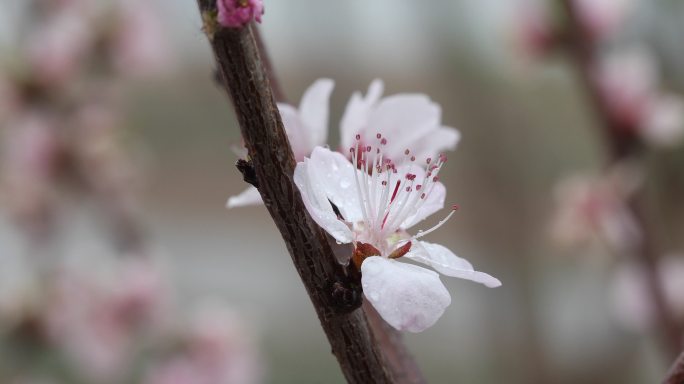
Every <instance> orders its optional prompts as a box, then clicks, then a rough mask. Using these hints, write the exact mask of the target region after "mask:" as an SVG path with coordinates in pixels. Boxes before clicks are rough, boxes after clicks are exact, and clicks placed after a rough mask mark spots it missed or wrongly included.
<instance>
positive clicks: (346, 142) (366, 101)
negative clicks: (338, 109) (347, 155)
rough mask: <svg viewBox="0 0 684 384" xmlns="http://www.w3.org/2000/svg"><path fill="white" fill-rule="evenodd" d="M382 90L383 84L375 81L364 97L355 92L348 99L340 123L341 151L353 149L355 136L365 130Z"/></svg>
mask: <svg viewBox="0 0 684 384" xmlns="http://www.w3.org/2000/svg"><path fill="white" fill-rule="evenodd" d="M383 89H384V84H383V82H382V80H380V79H375V80H373V82H372V83H371V84H370V86H369V87H368V92H367V93H366V96H365V97H364V96H362V95H361V93H360V92H355V93H354V94H353V95H352V97H351V98H350V99H349V102H348V103H347V107H346V109H345V111H344V115H343V116H342V121H341V123H340V145H341V146H342V150H347V149H349V148H351V147H353V146H354V143H355V137H356V135H357V134H360V133H362V132H363V131H365V130H366V127H367V124H368V118H369V114H370V113H371V110H372V108H373V107H374V106H375V104H376V103H377V102H378V101H379V100H380V97H381V96H382V92H383Z"/></svg>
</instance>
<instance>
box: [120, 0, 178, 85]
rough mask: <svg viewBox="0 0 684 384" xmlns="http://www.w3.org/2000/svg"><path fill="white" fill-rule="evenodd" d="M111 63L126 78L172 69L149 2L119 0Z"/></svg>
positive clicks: (159, 25)
mask: <svg viewBox="0 0 684 384" xmlns="http://www.w3.org/2000/svg"><path fill="white" fill-rule="evenodd" d="M118 2H119V8H118V11H119V14H118V24H117V25H116V31H115V35H114V41H113V52H112V53H111V55H112V60H114V65H115V66H116V68H117V69H118V70H119V71H120V72H121V73H123V74H125V75H130V76H136V77H142V76H150V75H158V74H159V73H163V72H167V71H168V70H169V69H170V68H171V54H170V52H169V42H168V41H167V39H166V37H167V36H165V34H164V32H165V31H164V28H163V25H162V23H161V18H160V16H159V11H158V10H157V9H156V8H155V6H154V4H152V3H151V2H149V1H139V0H118Z"/></svg>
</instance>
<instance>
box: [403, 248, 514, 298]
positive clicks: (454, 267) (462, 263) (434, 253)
mask: <svg viewBox="0 0 684 384" xmlns="http://www.w3.org/2000/svg"><path fill="white" fill-rule="evenodd" d="M405 257H408V258H409V259H412V260H415V261H418V262H421V263H423V264H427V265H429V266H431V267H432V268H434V269H435V270H436V271H438V272H439V273H442V274H444V275H447V276H452V277H458V278H461V279H466V280H471V281H474V282H477V283H481V284H484V285H486V286H487V287H489V288H495V287H498V286H500V285H501V281H499V279H497V278H495V277H492V276H490V275H488V274H486V273H484V272H478V271H475V270H474V269H473V266H472V264H470V263H469V262H468V260H466V259H463V258H461V257H458V256H456V255H455V254H454V253H453V252H451V251H450V250H449V249H448V248H447V247H445V246H442V245H439V244H433V243H428V242H425V241H418V242H415V243H414V244H413V246H412V247H411V251H409V252H408V253H407V254H406V255H405Z"/></svg>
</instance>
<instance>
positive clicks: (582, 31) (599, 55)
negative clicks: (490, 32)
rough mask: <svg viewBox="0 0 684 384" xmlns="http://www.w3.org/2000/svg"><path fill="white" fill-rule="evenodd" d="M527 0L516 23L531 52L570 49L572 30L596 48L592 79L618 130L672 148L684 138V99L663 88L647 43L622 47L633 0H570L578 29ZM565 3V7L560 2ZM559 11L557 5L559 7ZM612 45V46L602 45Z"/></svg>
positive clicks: (522, 41)
mask: <svg viewBox="0 0 684 384" xmlns="http://www.w3.org/2000/svg"><path fill="white" fill-rule="evenodd" d="M521 1H524V2H523V3H522V6H521V7H520V11H519V12H518V13H517V15H518V20H517V22H516V24H515V30H516V34H515V35H516V36H517V41H518V44H517V45H518V46H519V47H520V48H521V50H522V51H523V52H524V53H525V54H527V55H530V56H534V57H537V58H539V57H544V56H547V55H549V54H550V53H552V52H554V51H556V50H562V49H564V48H567V46H568V44H576V42H572V41H569V40H570V39H571V38H569V37H568V35H569V34H577V36H575V37H574V38H578V37H579V38H583V39H584V40H586V41H583V42H582V43H581V44H585V45H586V46H588V47H592V48H595V49H594V50H595V51H596V54H595V59H594V60H592V62H591V63H589V65H590V66H591V68H590V72H591V73H590V76H591V78H592V79H591V81H593V82H594V83H595V84H596V85H597V89H598V96H599V97H600V98H601V103H602V104H603V105H604V107H605V109H606V110H607V112H608V113H609V114H610V115H611V118H612V119H613V120H614V121H615V122H616V123H615V124H614V125H615V127H614V129H616V130H619V131H620V132H618V133H617V134H619V135H623V136H628V137H634V138H636V139H637V140H638V141H643V142H645V143H647V144H649V145H652V146H653V147H656V148H661V147H672V146H675V145H678V144H680V143H681V141H682V139H683V138H684V98H683V97H682V96H681V95H679V94H675V93H673V92H669V91H667V90H663V89H662V87H661V84H660V83H661V80H660V72H659V68H658V63H657V60H656V58H655V56H654V54H653V53H652V52H650V51H649V50H648V49H647V48H646V47H644V46H641V45H638V44H636V43H633V44H632V45H630V46H627V47H625V46H622V45H621V44H620V43H619V42H618V41H617V40H618V39H617V38H616V37H617V36H618V35H619V32H620V31H622V30H623V28H624V26H625V24H626V23H627V21H628V20H629V19H630V17H632V16H633V13H634V10H635V8H636V4H635V1H634V0H571V1H569V6H570V7H572V8H573V9H574V14H575V15H576V18H577V21H578V24H579V25H578V26H577V28H579V34H578V31H574V30H569V29H572V27H569V26H568V25H567V21H566V23H565V24H563V23H562V22H563V21H564V20H566V19H567V15H565V16H560V15H558V14H554V13H553V12H551V9H547V8H548V7H545V6H544V5H545V3H542V2H540V1H535V0H521ZM557 8H559V9H560V8H561V7H557ZM555 10H556V11H557V12H558V9H555ZM603 47H609V48H608V49H602V48H603Z"/></svg>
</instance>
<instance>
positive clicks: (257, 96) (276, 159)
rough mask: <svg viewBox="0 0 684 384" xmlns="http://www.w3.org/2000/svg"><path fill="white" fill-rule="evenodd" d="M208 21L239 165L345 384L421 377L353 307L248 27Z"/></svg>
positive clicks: (355, 292) (349, 286) (353, 290)
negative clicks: (235, 129)
mask: <svg viewBox="0 0 684 384" xmlns="http://www.w3.org/2000/svg"><path fill="white" fill-rule="evenodd" d="M198 4H199V7H200V11H201V12H202V14H203V16H206V15H208V14H211V13H215V6H214V2H213V1H211V0H198ZM210 24H211V23H210ZM214 27H215V25H210V26H209V28H207V24H206V18H205V31H206V32H207V34H208V36H209V39H210V43H211V46H212V49H213V52H214V56H215V59H216V63H217V67H218V72H219V76H220V77H221V80H222V81H221V84H223V85H225V88H226V91H227V92H228V94H229V96H230V98H231V100H232V103H233V106H234V108H235V113H236V115H237V119H238V122H239V124H240V130H241V132H242V136H243V139H244V141H245V145H246V147H247V150H248V153H249V158H250V161H251V164H249V165H248V166H246V165H245V164H241V166H242V167H243V168H245V167H247V168H248V167H249V166H251V167H252V169H253V174H254V175H255V178H256V180H255V181H256V184H257V185H258V186H259V188H258V189H259V192H260V193H261V196H262V198H263V200H264V203H265V205H266V208H267V209H268V211H269V213H270V214H271V216H272V218H273V221H274V222H275V224H276V226H277V227H278V230H279V231H280V233H281V235H282V237H283V240H284V241H285V244H286V246H287V249H288V251H289V253H290V256H291V257H292V260H293V262H294V265H295V268H296V270H297V272H298V273H299V275H300V277H301V279H302V282H303V283H304V286H305V287H306V290H307V292H308V294H309V297H310V299H311V301H312V303H313V305H314V308H315V310H316V312H317V314H318V317H319V320H320V322H321V326H322V327H323V330H324V331H325V333H326V336H327V337H328V341H329V342H330V345H331V347H332V353H333V354H334V355H335V357H336V358H337V360H338V362H339V364H340V367H341V369H342V372H343V374H344V376H345V378H346V379H347V381H348V382H350V383H409V382H422V379H420V380H418V381H408V380H407V379H406V377H408V376H407V375H406V374H405V373H404V372H403V371H401V370H398V369H397V368H400V367H397V366H396V364H392V363H391V361H392V360H391V358H388V357H387V355H386V354H384V353H383V352H382V351H381V349H380V347H379V344H378V343H375V342H374V336H373V333H372V331H371V326H370V324H369V321H368V320H367V318H366V315H365V313H364V311H363V310H362V309H361V308H360V306H361V301H362V292H361V288H360V285H359V282H358V276H357V275H355V274H354V273H353V271H351V270H348V269H347V267H346V266H345V265H343V264H340V263H339V262H338V261H337V259H336V257H335V254H334V252H333V250H332V248H331V244H330V243H329V242H328V240H327V237H326V234H325V232H324V231H323V230H321V228H319V227H318V226H317V225H316V223H315V222H314V221H313V220H312V219H311V217H310V216H309V214H308V213H307V211H306V209H305V207H304V204H303V202H302V199H301V196H300V194H299V191H298V190H297V188H296V186H295V185H294V183H293V179H292V175H293V173H294V167H295V161H294V158H293V154H292V150H291V149H290V145H289V142H288V139H287V136H286V134H285V130H284V129H283V125H282V121H281V118H280V115H279V113H278V109H277V107H276V104H275V100H274V95H273V91H272V88H271V85H270V82H269V77H268V74H267V73H266V70H265V68H264V63H263V60H262V59H261V57H260V54H259V49H258V46H257V42H256V41H255V37H254V33H253V30H252V28H251V27H249V26H248V27H245V28H242V29H226V28H214ZM247 168H245V169H247ZM248 172H252V171H251V170H249V169H248ZM243 174H244V171H243ZM376 337H377V336H376ZM418 377H420V375H419V374H418Z"/></svg>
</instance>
